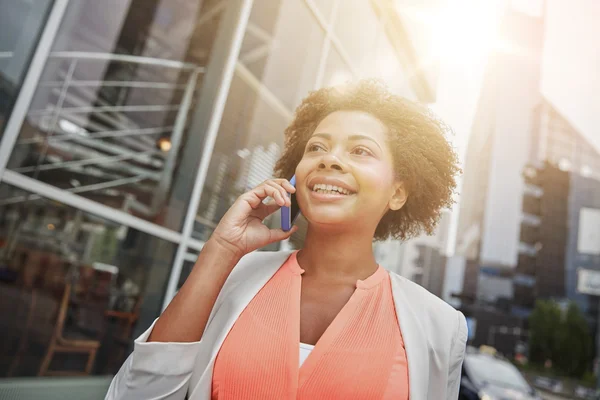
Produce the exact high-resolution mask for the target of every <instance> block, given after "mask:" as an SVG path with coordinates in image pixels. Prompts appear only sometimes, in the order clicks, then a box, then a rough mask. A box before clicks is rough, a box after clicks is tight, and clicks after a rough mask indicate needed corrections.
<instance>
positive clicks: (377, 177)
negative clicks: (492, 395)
mask: <svg viewBox="0 0 600 400" xmlns="http://www.w3.org/2000/svg"><path fill="white" fill-rule="evenodd" d="M447 131H448V128H447V127H446V126H445V125H444V124H443V123H442V122H441V121H439V120H438V119H437V118H436V117H434V116H433V115H432V114H431V113H430V112H429V111H428V110H427V109H426V108H423V107H420V106H418V105H416V104H414V103H411V102H410V101H408V100H405V99H403V98H400V97H397V96H394V95H392V94H390V92H389V91H388V90H387V89H386V88H385V87H384V86H383V85H381V84H379V83H377V82H374V81H361V82H358V83H355V84H349V85H346V86H343V87H334V88H328V89H321V90H318V91H316V92H313V93H311V94H310V95H309V96H308V97H307V98H306V99H305V100H304V101H303V102H302V104H301V105H300V107H299V108H298V110H297V112H296V115H295V119H294V121H293V122H292V123H291V125H290V126H289V127H288V128H287V130H286V131H285V135H286V147H285V150H284V152H283V155H282V156H281V158H280V160H279V161H278V162H277V164H276V173H277V174H278V175H279V176H280V178H278V179H268V180H266V181H265V182H263V183H262V184H260V185H258V186H257V187H255V188H253V189H252V190H250V191H248V192H246V193H244V194H243V195H241V196H240V197H239V198H238V199H237V200H236V202H235V203H234V204H233V206H231V208H230V209H229V210H228V211H227V213H226V214H225V215H224V216H223V218H222V219H221V221H220V222H219V225H218V226H217V227H216V229H215V230H214V232H213V235H212V236H211V238H210V239H209V240H208V241H207V243H206V244H205V246H204V248H203V249H202V252H201V253H200V256H199V258H198V261H197V262H196V265H195V266H194V268H193V270H192V272H191V273H190V275H189V278H188V279H187V280H186V282H185V284H184V285H183V286H182V288H181V290H180V291H179V293H178V294H177V296H176V297H175V298H174V299H173V301H172V302H171V303H170V304H169V306H168V307H167V309H166V310H165V312H164V313H163V314H162V315H161V316H160V318H159V319H158V320H157V321H156V322H155V323H154V324H153V325H152V326H151V327H150V328H149V329H148V330H147V331H146V332H145V333H144V334H142V335H141V336H140V337H139V338H138V339H137V341H136V347H135V349H134V352H133V355H132V356H131V357H130V358H129V359H128V360H127V361H126V363H125V364H124V366H123V368H122V369H121V370H120V371H119V374H117V376H116V377H115V379H114V380H113V383H112V385H111V388H110V390H109V393H108V396H107V398H109V399H130V398H131V399H137V398H155V399H167V398H168V399H184V398H185V397H186V395H187V396H188V397H187V398H189V399H193V400H198V399H213V400H215V399H218V400H223V399H236V400H237V399H286V400H287V399H299V400H308V399H373V400H375V399H382V398H386V399H387V398H394V399H398V400H408V399H409V398H410V399H411V400H440V399H446V400H455V399H456V398H457V397H458V390H459V383H460V373H461V365H462V360H463V357H464V351H465V344H466V340H467V326H466V321H465V318H464V316H463V315H462V314H461V313H459V312H457V311H456V310H454V309H453V308H452V307H450V306H449V305H448V304H446V303H444V302H443V301H442V300H440V299H438V298H437V297H435V296H433V295H432V294H430V293H429V292H427V291H426V290H424V289H423V288H422V287H420V286H418V285H416V284H414V283H412V282H410V281H408V280H406V279H404V278H402V277H400V276H398V275H396V274H394V273H391V272H388V271H386V270H385V269H384V268H383V267H382V266H380V265H378V264H377V262H376V261H375V257H374V254H373V247H372V243H373V240H374V239H383V238H387V237H389V236H394V237H397V238H401V239H406V238H409V237H412V236H414V235H417V234H419V233H421V232H422V231H425V232H428V233H430V232H432V230H433V229H434V227H435V224H436V222H437V219H438V217H439V215H440V211H441V209H442V208H443V207H446V206H449V205H450V203H451V197H452V193H453V191H454V188H455V186H456V182H455V175H456V174H457V172H458V170H459V169H458V167H457V157H456V154H455V153H454V151H453V150H452V148H451V146H450V145H449V144H448V142H447V140H446V138H445V134H446V133H447ZM293 175H295V184H296V185H295V186H293V185H292V184H291V183H290V182H289V181H288V180H287V178H291V177H292V176H293ZM290 194H295V197H296V199H297V202H298V204H299V207H300V210H301V213H302V215H304V217H305V218H306V220H307V221H308V229H307V233H306V238H305V241H304V246H303V247H302V249H301V250H300V251H297V252H283V251H282V252H264V251H262V252H254V250H256V249H258V248H261V247H263V246H265V245H268V244H270V243H273V242H276V241H279V240H283V239H287V238H289V237H290V235H292V234H293V233H294V232H295V231H296V227H294V228H292V229H291V230H289V231H287V232H286V231H283V230H281V229H269V227H267V226H266V225H265V224H263V220H264V219H265V218H266V217H267V216H268V215H270V214H272V213H273V212H275V211H276V210H278V209H279V208H280V207H282V206H286V207H290V206H291V199H290ZM267 197H270V198H271V199H273V202H270V203H268V202H264V200H265V199H266V198H267Z"/></svg>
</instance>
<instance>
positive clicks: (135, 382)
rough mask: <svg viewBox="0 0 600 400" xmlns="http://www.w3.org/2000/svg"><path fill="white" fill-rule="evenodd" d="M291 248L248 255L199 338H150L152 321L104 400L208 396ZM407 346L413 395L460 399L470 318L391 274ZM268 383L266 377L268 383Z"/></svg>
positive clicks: (202, 399) (198, 399) (203, 399)
mask: <svg viewBox="0 0 600 400" xmlns="http://www.w3.org/2000/svg"><path fill="white" fill-rule="evenodd" d="M289 255H290V252H287V251H285V252H284V251H282V252H253V253H250V254H248V255H246V256H245V257H243V258H242V259H241V260H240V262H239V263H238V265H237V266H236V267H235V268H234V270H233V272H232V273H231V274H230V276H229V278H228V279H227V281H226V282H225V285H224V286H223V288H222V290H221V293H220V294H219V296H218V297H217V300H216V303H215V305H214V307H213V310H212V312H211V315H210V317H209V319H208V323H207V326H206V329H205V331H204V334H203V336H202V339H201V340H200V341H199V342H194V343H157V342H151V343H147V342H146V341H147V339H148V336H149V335H150V332H151V331H152V327H153V326H154V324H153V325H152V326H151V327H150V328H148V330H147V331H146V332H144V333H143V334H142V335H141V336H140V337H139V338H138V339H136V340H135V342H134V350H133V353H132V354H131V355H130V356H129V358H127V360H126V361H125V363H124V364H123V366H122V367H121V369H120V370H119V372H118V373H117V375H116V376H115V377H114V379H113V381H112V383H111V385H110V388H109V389H108V393H107V395H106V399H108V400H117V399H119V400H121V399H136V400H137V399H172V400H183V399H185V398H186V394H187V395H188V399H189V400H210V398H211V386H212V374H213V367H214V362H215V358H216V356H217V353H218V352H219V349H220V348H221V345H222V344H223V341H224V340H225V337H226V336H227V334H228V333H229V330H230V329H231V328H232V327H233V324H234V323H235V321H236V320H237V318H238V317H239V315H240V314H241V313H242V311H243V310H244V308H245V307H246V306H247V305H248V303H250V301H251V300H252V298H253V297H254V296H255V295H256V294H257V293H258V291H259V290H260V289H261V288H262V287H263V286H264V285H265V283H267V281H268V280H269V279H270V278H271V277H272V276H273V275H274V274H275V272H277V270H278V269H279V267H280V266H281V265H282V264H283V263H284V262H285V261H286V259H287V258H288V257H289ZM390 276H391V282H392V291H393V295H394V303H395V305H396V314H397V315H398V323H399V325H400V330H401V332H402V337H403V339H404V344H405V346H406V356H407V359H408V377H409V385H410V394H409V397H410V400H443V399H446V400H456V399H457V398H458V388H459V384H460V374H461V366H462V361H463V358H464V353H465V346H466V341H467V324H466V321H465V317H464V316H463V315H462V314H461V313H460V312H458V311H456V310H455V309H454V308H452V307H451V306H449V305H448V304H446V303H445V302H444V301H442V300H440V299H439V298H438V297H436V296H434V295H433V294H431V293H429V292H428V291H427V290H425V289H423V288H422V287H421V286H419V285H417V284H415V283H413V282H411V281H409V280H407V279H405V278H403V277H401V276H399V275H396V274H394V273H390ZM265 385H268V382H265Z"/></svg>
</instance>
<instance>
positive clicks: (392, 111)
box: [275, 80, 460, 240]
mask: <svg viewBox="0 0 600 400" xmlns="http://www.w3.org/2000/svg"><path fill="white" fill-rule="evenodd" d="M340 111H344V112H341V113H340ZM349 111H357V113H350V112H349ZM358 111H361V112H360V113H358ZM360 124H362V125H360ZM343 125H346V126H343ZM330 126H332V127H333V129H334V130H335V129H336V128H337V129H338V130H341V131H343V132H346V134H348V138H347V139H348V143H349V145H352V146H354V147H352V148H351V149H350V150H351V151H353V154H352V157H350V158H349V160H351V161H352V163H351V164H349V165H352V166H356V168H355V169H357V170H361V171H362V172H363V173H364V171H365V170H364V168H365V167H367V166H372V165H373V164H372V162H371V158H382V157H384V158H385V160H386V161H389V162H390V163H393V164H392V170H393V171H394V172H395V178H397V179H399V180H400V181H401V182H402V183H403V186H404V191H405V192H406V194H407V195H408V197H407V199H406V204H404V206H403V207H402V208H400V209H398V210H393V209H392V210H390V212H387V213H385V215H383V218H382V219H381V221H380V222H379V224H378V226H377V230H376V232H375V239H378V240H383V239H386V238H387V237H389V236H392V237H394V238H398V239H402V240H406V239H409V238H411V237H415V236H417V235H419V234H420V233H422V232H423V231H424V232H426V233H428V234H432V233H433V230H434V228H435V226H436V223H437V221H438V219H439V215H440V212H441V210H443V209H444V208H445V207H449V206H451V204H452V194H453V192H454V190H455V188H456V180H455V177H456V175H457V174H458V173H459V172H460V169H459V167H458V159H457V155H456V153H455V152H454V150H453V149H452V147H451V146H450V144H449V143H448V141H447V139H446V135H447V134H448V133H449V132H450V128H449V127H448V126H446V125H445V124H444V123H443V122H442V121H441V120H439V119H438V118H437V117H436V116H435V115H433V113H431V111H429V110H428V109H427V108H425V107H423V106H420V105H417V104H415V103H413V102H411V101H409V100H406V99H404V98H402V97H399V96H393V95H392V94H391V93H389V91H388V90H387V88H386V87H385V86H383V85H382V84H380V83H378V82H377V81H373V80H364V81H361V82H359V83H356V84H350V85H345V86H337V87H332V88H327V89H321V90H318V91H315V92H312V93H311V94H310V95H309V96H308V97H307V98H306V99H304V101H303V103H302V104H301V105H300V107H298V110H297V112H296V118H295V119H294V121H293V122H292V124H291V125H290V126H289V127H288V128H287V129H286V132H285V135H286V142H285V149H284V152H283V155H282V156H281V158H280V159H279V161H278V162H277V164H276V165H275V171H276V175H278V176H279V177H282V178H289V177H291V176H292V175H293V174H294V172H296V173H297V172H298V171H295V169H296V166H298V165H299V164H300V165H302V164H301V160H302V159H303V157H304V156H305V153H306V154H307V155H310V154H312V153H314V152H327V151H328V147H327V146H328V145H329V146H330V145H332V143H333V142H332V140H333V139H335V138H334V137H333V136H334V134H335V133H336V132H328V128H329V127H330ZM361 128H362V129H363V130H365V132H358V130H359V129H361ZM338 133H339V132H338ZM336 137H337V136H336ZM337 139H338V140H339V137H338V138H337ZM382 146H385V147H386V148H389V152H390V153H391V154H386V152H383V150H382ZM359 153H360V154H359ZM310 158H311V157H307V159H310ZM388 170H389V169H387V170H385V169H384V172H385V171H388ZM373 173H374V175H376V176H377V180H380V179H382V175H380V173H381V171H377V172H375V171H373ZM369 182H373V181H372V180H371V181H369ZM375 187H377V188H380V187H381V186H380V185H379V183H377V184H376V185H375ZM373 191H374V192H377V190H375V189H374V190H373ZM300 204H301V208H302V203H300ZM303 215H304V216H306V215H307V214H306V213H304V212H303Z"/></svg>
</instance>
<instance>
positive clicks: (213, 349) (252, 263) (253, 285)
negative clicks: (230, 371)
mask: <svg viewBox="0 0 600 400" xmlns="http://www.w3.org/2000/svg"><path fill="white" fill-rule="evenodd" d="M291 253H292V252H291V251H279V252H254V253H250V254H249V255H247V256H246V257H244V258H243V259H242V260H240V262H239V263H238V265H237V266H236V267H235V269H234V270H233V272H232V273H231V275H230V276H229V278H228V279H227V282H226V283H225V285H224V286H223V289H222V290H221V293H220V294H219V296H218V297H217V300H216V302H215V305H214V307H213V310H212V312H211V315H210V317H209V319H208V323H207V325H206V329H205V330H204V334H203V335H202V340H201V343H202V346H201V349H200V352H199V354H198V358H197V361H196V365H197V369H196V370H195V371H194V373H193V375H192V379H191V386H190V389H189V393H190V398H192V399H210V398H211V392H210V391H211V386H212V385H211V380H212V373H213V367H214V362H215V358H216V356H217V354H218V352H219V350H220V349H221V345H222V344H223V342H224V341H225V338H226V337H227V334H228V333H229V331H230V330H231V328H232V327H233V325H234V324H235V321H237V319H238V317H239V316H240V314H241V313H242V311H244V309H245V308H246V306H247V305H248V304H249V303H250V301H251V300H252V299H253V298H254V296H256V294H257V293H258V292H259V290H260V289H261V288H262V287H263V286H264V285H265V284H266V283H267V282H268V281H269V279H271V277H272V276H273V275H275V273H276V272H277V270H279V267H281V266H282V265H283V263H284V262H285V261H286V260H287V259H288V257H289V256H290V254H291ZM196 390H198V391H199V392H196Z"/></svg>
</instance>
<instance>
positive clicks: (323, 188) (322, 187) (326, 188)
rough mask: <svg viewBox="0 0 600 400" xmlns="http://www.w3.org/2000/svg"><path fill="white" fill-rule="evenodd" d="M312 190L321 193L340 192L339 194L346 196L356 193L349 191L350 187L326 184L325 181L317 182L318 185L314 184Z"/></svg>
mask: <svg viewBox="0 0 600 400" xmlns="http://www.w3.org/2000/svg"><path fill="white" fill-rule="evenodd" d="M312 191H313V192H315V193H321V194H338V195H340V194H341V195H344V196H349V195H352V194H354V192H351V191H349V190H348V189H344V188H342V187H339V186H335V185H326V184H324V183H317V184H316V185H314V186H313V187H312Z"/></svg>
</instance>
